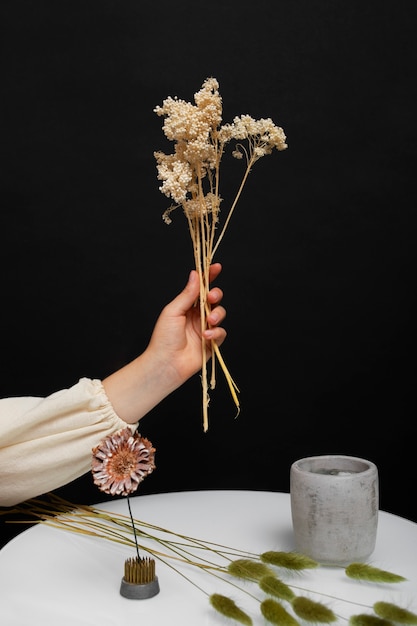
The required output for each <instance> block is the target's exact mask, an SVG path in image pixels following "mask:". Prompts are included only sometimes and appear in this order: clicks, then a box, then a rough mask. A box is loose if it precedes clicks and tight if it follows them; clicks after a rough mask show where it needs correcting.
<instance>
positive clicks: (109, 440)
mask: <svg viewBox="0 0 417 626" xmlns="http://www.w3.org/2000/svg"><path fill="white" fill-rule="evenodd" d="M154 469H155V448H153V446H152V444H151V442H150V441H149V440H148V439H145V438H144V437H142V436H141V435H139V433H137V432H135V433H133V434H132V431H131V429H130V428H129V427H127V428H124V429H123V430H121V431H119V432H117V433H115V434H114V435H109V436H108V437H105V438H104V439H103V440H102V441H100V443H99V444H98V445H97V446H96V447H95V448H93V460H92V465H91V471H92V475H93V480H94V484H95V485H97V486H98V488H99V489H100V490H101V491H104V493H107V494H109V495H111V496H119V495H122V496H128V495H129V494H131V493H133V492H134V491H136V489H137V488H138V486H139V484H140V483H141V482H142V481H143V480H144V479H145V478H146V476H148V475H149V474H151V473H152V472H153V470H154Z"/></svg>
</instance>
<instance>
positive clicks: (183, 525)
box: [0, 490, 417, 626]
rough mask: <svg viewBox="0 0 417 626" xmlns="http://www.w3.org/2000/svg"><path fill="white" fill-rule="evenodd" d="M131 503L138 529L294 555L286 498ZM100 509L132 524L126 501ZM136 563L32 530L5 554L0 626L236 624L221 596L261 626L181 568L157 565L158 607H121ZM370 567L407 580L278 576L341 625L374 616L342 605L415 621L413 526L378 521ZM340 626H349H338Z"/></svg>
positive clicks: (194, 494) (102, 543) (219, 587)
mask: <svg viewBox="0 0 417 626" xmlns="http://www.w3.org/2000/svg"><path fill="white" fill-rule="evenodd" d="M130 502H131V507H132V512H133V515H134V517H135V519H138V520H143V521H145V522H148V523H154V524H157V525H159V526H161V527H163V528H166V529H169V530H171V531H175V532H179V533H182V534H186V535H188V536H192V537H195V538H198V539H202V540H204V541H210V542H215V543H218V544H222V545H224V546H230V547H233V548H236V549H238V550H240V551H242V552H245V551H249V552H253V553H261V552H264V551H267V550H282V551H290V550H293V549H294V547H293V537H292V525H291V512H290V498H289V494H284V493H275V492H265V491H229V490H225V491H189V492H178V493H167V494H158V495H145V496H140V495H138V496H136V497H133V498H130ZM95 508H100V509H102V510H105V511H111V512H114V513H123V514H126V515H128V507H127V502H126V500H125V499H118V500H117V499H115V500H110V501H107V502H106V503H103V504H100V505H95ZM140 541H141V542H142V538H141V539H140ZM145 543H146V541H145ZM150 545H152V542H151V544H150ZM160 549H161V550H162V551H163V549H162V548H160ZM134 556H135V552H134V550H133V549H132V548H131V547H129V546H125V545H120V544H116V543H113V542H111V541H108V540H104V539H100V538H96V537H89V536H82V535H79V534H75V533H73V532H69V531H65V530H61V529H56V528H52V527H51V526H49V525H46V524H37V525H36V526H33V527H31V528H29V529H28V530H26V531H24V532H23V533H21V534H20V535H18V536H17V537H15V538H14V539H12V540H11V541H10V542H9V543H8V544H6V545H5V546H4V548H3V549H2V550H1V551H0V624H1V625H2V626H3V625H4V626H30V625H32V624H34V625H35V626H38V625H40V624H42V626H57V624H59V626H116V625H117V626H119V625H120V626H126V625H127V624H131V625H133V624H144V625H145V624H146V626H167V625H168V624H170V625H172V626H205V625H207V624H210V625H214V626H215V625H216V624H217V625H219V626H221V625H223V626H224V625H225V624H226V623H230V624H233V623H234V622H233V621H231V620H227V619H226V618H225V617H223V616H221V615H219V614H218V613H217V612H216V611H214V609H213V608H212V607H211V606H210V603H209V600H208V595H207V594H211V593H220V594H224V595H228V596H229V597H232V598H233V599H234V600H235V601H236V603H237V604H238V605H239V606H240V607H241V608H242V609H244V610H245V611H246V612H247V613H249V614H250V615H251V617H252V619H253V624H254V626H255V625H265V623H266V622H265V619H264V618H263V617H262V616H261V614H260V611H259V602H258V601H257V600H255V599H253V598H252V597H250V596H249V595H247V594H245V593H242V592H241V591H240V590H239V589H237V588H234V587H232V586H230V584H228V583H226V582H224V581H222V580H220V579H218V578H216V577H213V576H212V575H210V574H208V573H207V572H202V571H200V570H196V569H195V568H193V567H192V566H189V565H181V564H178V563H177V564H176V563H175V562H174V565H175V567H177V568H178V570H179V571H181V573H182V574H183V576H184V577H183V576H181V575H179V574H178V573H177V572H175V571H174V570H173V569H171V567H170V566H169V565H167V564H164V563H162V562H160V561H159V560H156V573H157V576H158V581H159V585H160V593H159V594H158V595H156V596H155V597H153V598H151V599H146V600H131V599H126V598H124V597H122V596H121V595H120V592H119V590H120V582H121V579H122V576H123V568H124V562H125V560H126V559H127V558H129V557H134ZM141 556H143V552H142V554H141ZM369 562H370V563H371V564H372V565H374V566H376V567H379V568H381V569H386V570H390V571H392V572H395V573H397V574H400V575H402V576H404V577H406V578H407V580H406V581H405V582H402V583H397V584H391V585H374V584H370V583H364V582H361V583H358V582H355V581H352V580H351V579H349V578H347V577H346V575H345V574H344V571H343V570H342V569H337V568H325V567H320V568H319V569H315V570H307V571H305V572H304V573H297V574H292V576H290V578H288V576H286V577H284V576H281V574H280V577H281V578H282V580H285V582H287V584H290V585H299V586H301V587H302V588H303V589H304V590H303V591H297V593H298V594H302V595H306V596H307V597H310V598H311V599H315V600H319V601H321V602H324V603H325V604H326V605H327V606H329V607H330V608H332V609H333V611H334V612H335V613H337V614H338V615H340V616H342V617H345V618H346V617H349V616H350V615H352V614H357V613H363V612H370V609H369V610H368V609H366V608H365V607H363V606H356V605H352V604H350V603H349V602H345V601H342V600H340V599H343V600H349V601H350V602H356V603H362V604H365V605H369V606H370V605H372V603H373V602H375V601H378V600H384V601H388V602H394V603H396V604H398V605H400V606H403V607H404V608H407V609H408V610H411V611H413V612H417V524H415V523H413V522H411V521H409V520H406V519H403V518H401V517H397V516H395V515H392V514H389V513H385V512H381V513H380V515H379V524H378V537H377V543H376V548H375V551H374V554H373V555H372V557H371V559H370V560H369ZM185 577H188V578H189V579H191V580H193V581H194V582H195V583H196V584H197V585H198V586H199V587H200V588H197V587H195V586H194V585H193V584H191V583H190V582H189V581H188V580H187V579H186V578H185ZM238 585H239V587H243V588H246V589H248V590H249V591H251V592H254V595H255V596H256V597H258V598H260V599H262V598H263V597H264V595H263V593H262V592H261V591H260V590H259V589H257V588H256V586H255V585H254V584H253V583H249V582H239V581H238ZM323 594H326V595H323ZM329 596H334V598H331V597H329ZM335 598H339V599H338V600H336V599H335ZM339 622H340V624H342V623H344V624H346V622H345V621H343V620H342V619H340V620H339Z"/></svg>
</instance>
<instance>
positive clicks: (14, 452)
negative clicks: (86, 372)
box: [0, 378, 136, 506]
mask: <svg viewBox="0 0 417 626" xmlns="http://www.w3.org/2000/svg"><path fill="white" fill-rule="evenodd" d="M126 426H127V424H126V422H124V421H123V420H122V419H120V418H119V416H118V415H117V414H116V413H115V411H114V409H113V407H112V405H111V403H110V401H109V399H108V398H107V395H106V393H105V391H104V388H103V386H102V384H101V381H99V380H91V379H89V378H81V379H80V380H79V381H78V383H76V384H75V385H74V386H73V387H70V388H69V389H63V390H61V391H57V392H56V393H53V394H52V395H50V396H48V397H46V398H36V397H30V396H28V397H20V398H4V399H0V506H12V505H14V504H17V503H18V502H22V501H24V500H27V499H28V498H33V497H35V496H38V495H41V494H44V493H47V492H48V491H52V490H53V489H56V488H58V487H61V486H62V485H65V484H66V483H69V482H71V481H72V480H75V479H76V478H78V477H79V476H81V475H83V474H85V473H87V472H88V471H89V470H90V469H91V459H92V448H93V447H94V446H96V445H97V444H98V442H99V441H100V440H101V439H103V437H106V436H107V435H109V434H112V433H114V432H116V431H118V430H120V429H122V428H126ZM131 427H132V430H134V429H135V428H136V424H133V425H131Z"/></svg>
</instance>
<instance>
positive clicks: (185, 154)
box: [154, 78, 287, 431]
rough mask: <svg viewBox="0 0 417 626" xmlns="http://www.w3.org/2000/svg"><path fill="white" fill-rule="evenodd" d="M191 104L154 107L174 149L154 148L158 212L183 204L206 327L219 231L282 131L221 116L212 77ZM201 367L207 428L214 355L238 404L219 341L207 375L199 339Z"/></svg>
mask: <svg viewBox="0 0 417 626" xmlns="http://www.w3.org/2000/svg"><path fill="white" fill-rule="evenodd" d="M194 101H195V104H192V103H190V102H186V101H184V100H181V99H178V98H177V97H175V98H172V97H168V98H166V99H165V100H164V101H163V104H162V106H157V107H156V108H155V113H156V114H157V115H159V116H163V117H164V118H165V120H164V124H163V131H164V133H165V136H166V137H167V138H168V139H169V140H170V141H173V142H174V152H173V153H172V154H165V153H163V152H161V151H157V152H155V153H154V156H155V158H156V161H157V171H158V179H159V180H160V181H162V185H161V186H160V188H159V189H160V191H161V192H162V193H163V194H165V195H166V196H167V197H168V198H171V199H172V200H173V202H174V204H173V205H171V206H170V207H169V208H168V209H167V210H166V211H165V213H164V214H163V219H164V221H165V222H166V223H167V224H169V223H170V222H171V213H172V211H174V210H175V209H176V208H178V207H182V210H183V213H184V215H185V217H186V219H187V223H188V228H189V232H190V235H191V240H192V246H193V253H194V263H195V267H196V270H197V272H198V275H199V278H200V298H199V306H200V311H201V326H202V330H205V329H206V328H207V319H206V317H207V314H208V313H209V312H210V305H209V303H208V302H207V293H208V290H209V268H210V265H211V263H212V262H213V258H214V255H215V252H216V251H217V249H218V247H219V244H220V242H221V240H222V238H223V236H224V233H225V231H226V228H227V226H228V224H229V222H230V218H231V216H232V213H233V211H234V209H235V207H236V204H237V202H238V199H239V197H240V195H241V193H242V190H243V187H244V185H245V183H246V180H247V178H248V176H249V173H250V172H251V169H252V167H253V165H254V164H255V163H256V161H258V160H259V159H260V158H261V157H263V156H265V155H267V154H271V152H272V150H273V149H274V148H276V149H277V150H280V151H281V150H285V148H287V144H286V143H285V142H286V137H285V134H284V131H283V130H282V128H281V127H279V126H276V125H275V124H274V122H273V121H272V120H271V119H270V118H267V119H260V120H255V119H253V118H252V117H250V116H249V115H241V116H240V117H235V118H234V120H233V122H232V123H231V124H223V125H222V124H221V122H222V99H221V97H220V94H219V84H218V82H217V80H216V79H215V78H207V79H206V80H205V81H204V83H203V85H202V87H201V89H200V90H199V91H198V92H197V93H195V94H194ZM232 140H235V141H236V142H237V143H236V145H235V147H234V150H233V152H232V155H233V156H234V157H235V158H237V159H244V161H245V170H244V174H243V177H242V180H241V183H240V186H239V188H238V191H237V193H236V196H235V198H234V200H233V202H232V204H231V206H230V208H229V210H228V211H227V213H226V217H225V219H224V220H221V219H220V217H221V212H220V205H221V202H222V198H221V195H220V163H221V160H222V156H223V154H224V150H225V147H226V145H227V144H228V143H229V142H231V141H232ZM202 352H203V367H202V375H201V379H202V392H203V427H204V431H207V429H208V404H209V387H210V389H214V387H215V384H216V374H215V370H216V368H215V361H216V360H218V362H219V363H220V366H221V368H222V370H223V373H224V375H225V378H226V381H227V383H228V386H229V389H230V392H231V394H232V397H233V400H234V402H235V405H236V407H237V410H238V413H239V410H240V405H239V400H238V396H237V394H238V393H239V390H238V388H237V386H236V384H235V382H234V380H233V378H232V377H231V375H230V373H229V371H228V368H227V367H226V364H225V362H224V360H223V358H222V355H221V353H220V350H219V348H218V346H216V345H215V344H214V342H212V345H211V355H212V367H211V377H210V383H209V377H208V373H207V362H208V357H209V355H208V352H207V346H206V341H205V340H204V339H203V340H202Z"/></svg>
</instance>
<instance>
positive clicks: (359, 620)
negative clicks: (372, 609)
mask: <svg viewBox="0 0 417 626" xmlns="http://www.w3.org/2000/svg"><path fill="white" fill-rule="evenodd" d="M349 626H392V622H390V621H389V620H387V619H382V617H377V616H376V615H368V614H367V613H359V615H352V616H351V617H350V618H349Z"/></svg>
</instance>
